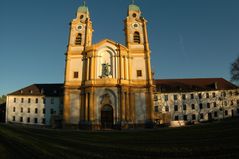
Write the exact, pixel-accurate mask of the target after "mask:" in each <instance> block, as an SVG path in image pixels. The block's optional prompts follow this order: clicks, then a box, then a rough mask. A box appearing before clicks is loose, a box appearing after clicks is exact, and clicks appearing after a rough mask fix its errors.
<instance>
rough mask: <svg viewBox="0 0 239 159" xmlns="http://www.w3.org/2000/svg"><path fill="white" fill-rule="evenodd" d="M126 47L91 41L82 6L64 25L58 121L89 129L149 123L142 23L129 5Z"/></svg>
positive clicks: (148, 81)
mask: <svg viewBox="0 0 239 159" xmlns="http://www.w3.org/2000/svg"><path fill="white" fill-rule="evenodd" d="M124 25H125V26H124V31H125V39H126V45H122V44H119V43H116V42H114V41H112V40H109V39H104V40H102V41H100V42H99V43H96V44H92V37H93V34H92V33H93V27H92V22H91V19H90V13H89V10H88V7H87V6H85V5H83V6H80V7H79V8H78V11H77V15H76V18H75V19H73V20H72V22H71V26H70V35H69V44H68V49H67V53H66V66H65V82H64V89H65V91H64V117H63V118H64V124H65V125H78V124H80V125H82V126H90V127H92V128H96V129H97V128H102V127H103V128H113V126H120V127H128V126H132V125H144V124H145V123H147V122H152V121H153V90H154V85H153V79H152V71H151V64H150V48H149V43H148V34H147V21H146V20H145V19H144V18H143V17H142V16H141V11H140V8H139V7H138V6H136V5H134V4H131V5H129V8H128V14H127V17H126V19H125V21H124Z"/></svg>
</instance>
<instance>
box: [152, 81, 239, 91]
mask: <svg viewBox="0 0 239 159" xmlns="http://www.w3.org/2000/svg"><path fill="white" fill-rule="evenodd" d="M154 82H155V85H156V88H157V91H160V92H165V93H169V92H194V91H212V90H230V89H237V88H238V87H237V86H236V85H234V84H232V83H231V82H229V81H227V80H225V79H223V78H192V79H157V80H155V81H154Z"/></svg>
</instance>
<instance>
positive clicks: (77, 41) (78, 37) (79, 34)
mask: <svg viewBox="0 0 239 159" xmlns="http://www.w3.org/2000/svg"><path fill="white" fill-rule="evenodd" d="M81 41H82V34H81V33H78V35H77V36H76V41H75V44H76V45H81Z"/></svg>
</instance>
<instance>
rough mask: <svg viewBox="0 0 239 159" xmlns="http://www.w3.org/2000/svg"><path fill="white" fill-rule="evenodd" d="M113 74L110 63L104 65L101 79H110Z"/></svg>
mask: <svg viewBox="0 0 239 159" xmlns="http://www.w3.org/2000/svg"><path fill="white" fill-rule="evenodd" d="M110 75H112V74H111V65H110V64H108V63H103V64H102V76H101V77H109V76H110Z"/></svg>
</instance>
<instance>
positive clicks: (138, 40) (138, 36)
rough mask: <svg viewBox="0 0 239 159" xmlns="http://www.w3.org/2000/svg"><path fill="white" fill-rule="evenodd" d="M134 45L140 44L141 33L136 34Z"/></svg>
mask: <svg viewBox="0 0 239 159" xmlns="http://www.w3.org/2000/svg"><path fill="white" fill-rule="evenodd" d="M134 43H137V44H140V35H139V32H137V31H136V32H134Z"/></svg>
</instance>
